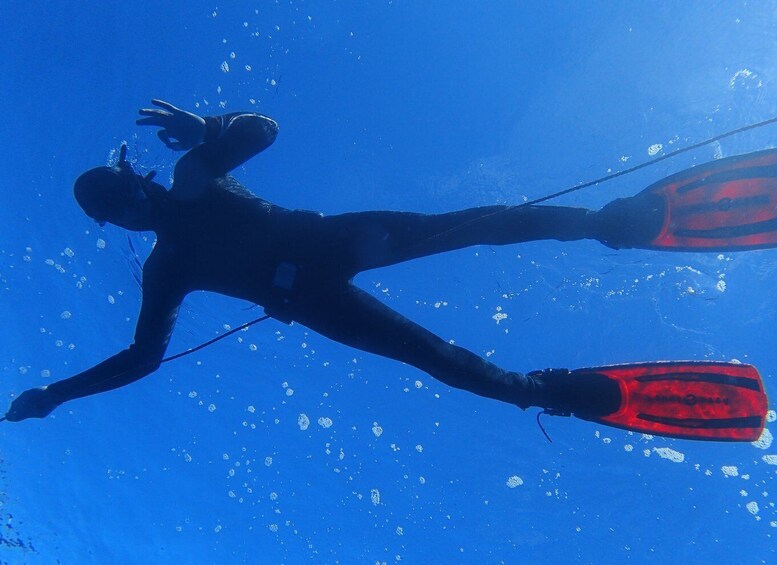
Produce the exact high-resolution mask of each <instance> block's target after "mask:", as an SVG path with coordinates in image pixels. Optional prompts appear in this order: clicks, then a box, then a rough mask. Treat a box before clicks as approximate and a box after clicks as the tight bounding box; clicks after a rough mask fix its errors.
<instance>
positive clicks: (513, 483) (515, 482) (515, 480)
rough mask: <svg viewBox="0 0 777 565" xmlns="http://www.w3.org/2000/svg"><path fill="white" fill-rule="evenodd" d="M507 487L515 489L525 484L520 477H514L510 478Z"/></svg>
mask: <svg viewBox="0 0 777 565" xmlns="http://www.w3.org/2000/svg"><path fill="white" fill-rule="evenodd" d="M506 484H507V487H508V488H515V487H519V486H521V485H522V484H523V479H522V478H521V477H519V476H518V475H513V476H512V477H509V478H508V479H507V483H506Z"/></svg>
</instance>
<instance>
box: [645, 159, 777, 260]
mask: <svg viewBox="0 0 777 565" xmlns="http://www.w3.org/2000/svg"><path fill="white" fill-rule="evenodd" d="M644 192H645V193H651V194H655V195H659V196H661V197H663V199H664V205H665V216H664V222H663V226H662V228H661V231H660V232H659V234H658V235H657V236H655V238H653V239H652V241H650V242H649V243H648V244H647V245H644V246H643V245H639V247H646V248H651V249H665V250H678V251H718V250H720V251H725V250H729V251H745V250H749V249H761V248H767V247H775V246H777V149H766V150H764V151H757V152H755V153H748V154H745V155H738V156H735V157H727V158H725V159H719V160H716V161H712V162H710V163H707V164H704V165H699V166H697V167H693V168H691V169H688V170H685V171H682V172H680V173H677V174H674V175H672V176H669V177H667V178H665V179H663V180H661V181H659V182H657V183H655V184H653V185H651V186H650V187H648V188H647V189H645V191H644Z"/></svg>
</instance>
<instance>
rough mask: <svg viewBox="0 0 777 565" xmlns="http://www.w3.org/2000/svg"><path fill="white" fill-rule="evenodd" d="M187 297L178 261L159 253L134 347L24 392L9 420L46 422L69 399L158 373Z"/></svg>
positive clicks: (148, 275)
mask: <svg viewBox="0 0 777 565" xmlns="http://www.w3.org/2000/svg"><path fill="white" fill-rule="evenodd" d="M185 294H186V293H185V291H184V290H182V289H180V288H179V285H178V284H177V277H176V265H175V262H174V261H170V260H169V258H165V257H161V256H160V255H159V254H158V252H157V250H156V249H155V250H154V251H153V252H152V253H151V255H150V256H149V258H148V259H147V260H146V264H145V266H144V268H143V304H142V306H141V308H140V315H139V316H138V323H137V326H136V328H135V340H134V343H133V344H132V345H130V346H129V347H128V348H127V349H125V350H123V351H120V352H119V353H117V354H116V355H113V356H112V357H109V358H108V359H106V360H105V361H103V362H102V363H99V364H97V365H95V366H94V367H92V368H91V369H87V370H86V371H83V372H81V373H79V374H78V375H75V376H74V377H70V378H69V379H64V380H61V381H58V382H56V383H53V384H51V385H49V386H46V387H39V388H34V389H30V390H28V391H25V392H23V393H22V394H21V395H19V397H18V398H16V400H14V402H13V403H12V404H11V407H10V408H9V410H8V413H7V414H6V419H7V420H8V421H10V422H18V421H21V420H26V419H27V418H44V417H46V416H48V415H49V414H50V413H51V412H52V411H53V410H54V409H55V408H56V407H57V406H59V405H60V404H62V403H64V402H67V401H68V400H73V399H75V398H81V397H84V396H90V395H92V394H98V393H100V392H105V391H108V390H113V389H116V388H119V387H122V386H125V385H128V384H130V383H133V382H135V381H137V380H139V379H142V378H143V377H145V376H146V375H149V374H151V373H153V372H154V371H156V369H157V368H158V367H159V365H160V363H161V362H162V359H163V357H164V354H165V351H166V350H167V344H168V343H169V342H170V336H171V335H172V333H173V328H174V326H175V321H176V319H177V318H178V308H179V306H180V304H181V302H182V300H183V298H184V296H185Z"/></svg>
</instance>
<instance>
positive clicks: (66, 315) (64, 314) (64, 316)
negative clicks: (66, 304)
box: [59, 310, 73, 320]
mask: <svg viewBox="0 0 777 565" xmlns="http://www.w3.org/2000/svg"><path fill="white" fill-rule="evenodd" d="M72 315H73V314H71V313H70V312H69V311H67V310H65V311H64V312H62V313H61V314H60V315H59V317H60V318H62V319H63V320H69V319H70V317H71V316H72Z"/></svg>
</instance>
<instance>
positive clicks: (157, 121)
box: [135, 116, 167, 128]
mask: <svg viewBox="0 0 777 565" xmlns="http://www.w3.org/2000/svg"><path fill="white" fill-rule="evenodd" d="M166 121H167V120H166V118H165V117H160V116H151V117H149V118H141V119H139V120H135V124H136V125H139V126H159V127H161V128H163V127H165V122H166Z"/></svg>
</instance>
